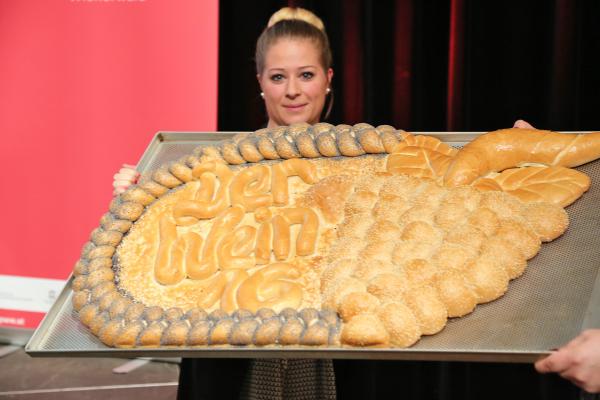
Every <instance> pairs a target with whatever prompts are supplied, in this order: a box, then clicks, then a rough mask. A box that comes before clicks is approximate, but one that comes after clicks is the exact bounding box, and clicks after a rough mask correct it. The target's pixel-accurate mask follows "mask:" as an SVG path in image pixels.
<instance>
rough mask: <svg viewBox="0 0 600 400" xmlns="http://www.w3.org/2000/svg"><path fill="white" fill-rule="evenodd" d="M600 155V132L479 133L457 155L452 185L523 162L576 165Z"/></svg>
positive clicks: (448, 178) (451, 169)
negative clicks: (480, 134) (479, 134)
mask: <svg viewBox="0 0 600 400" xmlns="http://www.w3.org/2000/svg"><path fill="white" fill-rule="evenodd" d="M598 157H600V132H595V133H587V134H566V133H557V132H551V131H542V130H537V129H518V128H513V129H501V130H498V131H494V132H489V133H487V134H485V135H482V136H479V137H478V138H476V139H475V140H473V141H472V142H470V143H468V144H467V145H465V147H463V149H462V150H461V151H460V152H459V153H458V154H457V155H456V156H455V157H454V160H453V161H452V163H451V164H450V166H449V167H448V170H447V172H446V175H445V176H444V184H445V185H448V186H459V185H468V184H470V183H471V182H473V181H474V180H475V179H477V178H478V177H480V176H485V175H486V174H487V173H489V172H491V171H503V170H505V169H507V168H512V167H517V166H519V165H521V164H523V163H541V164H545V165H554V166H562V167H576V166H579V165H582V164H585V163H587V162H590V161H592V160H595V159H597V158H598Z"/></svg>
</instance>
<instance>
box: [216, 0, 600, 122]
mask: <svg viewBox="0 0 600 400" xmlns="http://www.w3.org/2000/svg"><path fill="white" fill-rule="evenodd" d="M285 5H296V6H302V7H305V8H308V9H310V10H312V11H314V12H315V13H316V14H317V15H319V16H320V17H321V18H322V19H323V21H324V23H325V26H326V29H327V32H328V34H329V38H330V41H331V47H332V51H333V57H334V65H333V68H334V79H333V90H334V93H335V103H334V107H333V110H332V114H331V117H330V119H329V122H331V123H334V124H337V123H350V124H352V123H356V122H369V123H371V124H375V125H377V124H390V125H393V126H395V127H397V128H402V129H406V130H410V131H424V132H427V131H447V130H450V131H486V130H493V129H499V128H503V127H508V126H511V125H512V123H513V122H514V120H515V119H517V118H523V119H526V120H528V121H530V122H531V123H532V124H534V125H535V126H537V127H540V128H547V129H553V130H600V113H599V112H597V110H598V109H599V108H600V96H599V95H598V93H600V74H598V73H597V72H596V70H597V69H598V67H597V66H598V65H600V30H599V29H597V27H596V26H597V21H599V20H600V2H598V1H597V0H580V1H575V0H554V1H548V0H539V1H521V0H507V1H476V0H470V1H469V0H446V1H433V0H423V1H417V0H380V1H366V0H345V1H343V0H331V1H325V0H319V1H317V0H304V1H300V0H296V1H281V0H280V1H275V0H265V1H242V0H221V1H220V44H219V54H220V55H219V116H218V127H219V130H222V131H236V130H254V129H257V128H258V127H260V126H261V125H262V124H264V123H265V121H266V115H265V110H264V105H263V102H262V99H261V98H260V96H259V86H258V83H257V81H256V70H255V66H254V48H255V44H256V39H257V38H258V36H259V34H260V32H261V31H262V29H263V28H264V26H265V25H266V22H267V20H268V18H269V17H270V15H271V14H272V13H273V12H274V11H276V10H277V9H279V8H280V7H282V6H285Z"/></svg>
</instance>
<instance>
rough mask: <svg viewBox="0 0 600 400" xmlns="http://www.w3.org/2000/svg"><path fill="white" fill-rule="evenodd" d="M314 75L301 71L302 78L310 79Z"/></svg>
mask: <svg viewBox="0 0 600 400" xmlns="http://www.w3.org/2000/svg"><path fill="white" fill-rule="evenodd" d="M314 76H315V74H313V73H312V72H303V73H302V78H303V79H307V80H308V79H312V78H313V77H314Z"/></svg>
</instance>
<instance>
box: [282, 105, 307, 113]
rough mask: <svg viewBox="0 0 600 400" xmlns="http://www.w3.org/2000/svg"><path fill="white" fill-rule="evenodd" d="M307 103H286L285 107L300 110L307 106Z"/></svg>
mask: <svg viewBox="0 0 600 400" xmlns="http://www.w3.org/2000/svg"><path fill="white" fill-rule="evenodd" d="M306 104H308V103H304V104H293V105H284V106H283V107H284V108H285V109H287V110H289V111H298V110H302V109H303V108H304V107H305V106H306Z"/></svg>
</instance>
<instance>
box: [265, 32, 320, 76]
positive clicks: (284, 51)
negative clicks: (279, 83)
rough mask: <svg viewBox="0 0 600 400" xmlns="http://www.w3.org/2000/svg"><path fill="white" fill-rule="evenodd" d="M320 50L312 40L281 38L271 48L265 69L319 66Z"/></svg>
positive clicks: (267, 55) (267, 54) (266, 57)
mask: <svg viewBox="0 0 600 400" xmlns="http://www.w3.org/2000/svg"><path fill="white" fill-rule="evenodd" d="M319 55H320V54H319V49H318V48H317V46H316V45H315V43H314V41H312V40H310V39H296V38H281V39H279V40H277V41H276V42H275V43H273V44H272V45H271V47H269V50H267V53H266V56H265V69H274V68H280V69H289V68H301V67H305V66H312V67H318V66H319V61H320V60H319Z"/></svg>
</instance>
